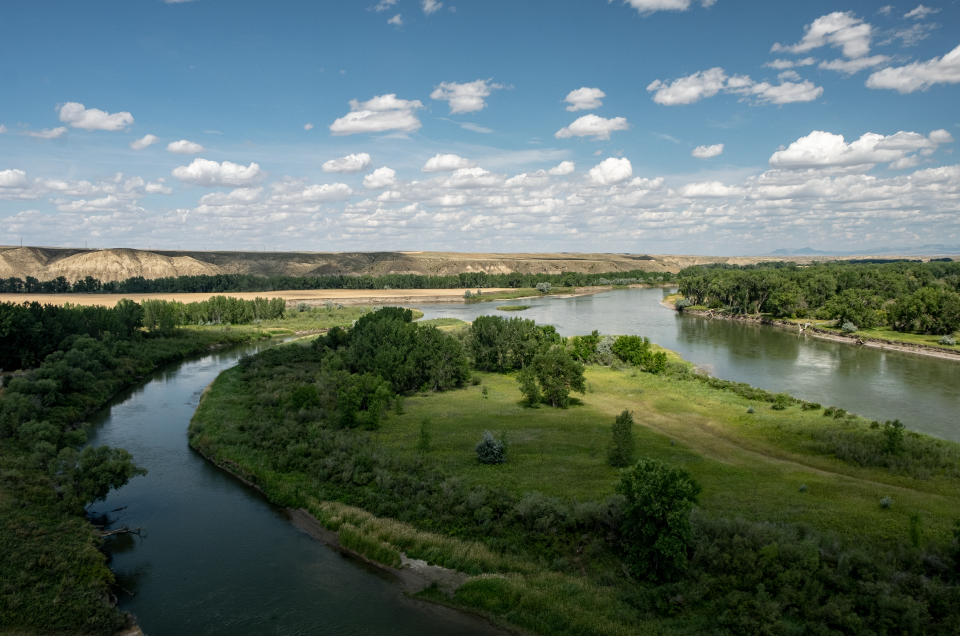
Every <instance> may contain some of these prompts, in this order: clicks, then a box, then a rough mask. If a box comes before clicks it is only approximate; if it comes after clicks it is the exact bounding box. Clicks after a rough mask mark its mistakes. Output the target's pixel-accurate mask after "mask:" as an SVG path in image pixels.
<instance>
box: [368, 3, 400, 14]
mask: <svg viewBox="0 0 960 636" xmlns="http://www.w3.org/2000/svg"><path fill="white" fill-rule="evenodd" d="M399 1H400V0H380V2H379V3H377V5H376V6H375V7H373V10H374V11H376V12H377V13H379V12H381V11H386V10H387V9H389V8H390V7H392V6H393V5H395V4H397V2H399Z"/></svg>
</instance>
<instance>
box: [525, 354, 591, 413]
mask: <svg viewBox="0 0 960 636" xmlns="http://www.w3.org/2000/svg"><path fill="white" fill-rule="evenodd" d="M517 381H518V382H519V383H520V392H521V393H523V395H524V397H525V398H527V403H528V404H530V405H531V406H535V405H537V404H539V403H540V402H546V403H547V404H549V405H551V406H553V407H554V408H556V407H561V408H566V407H567V406H569V405H570V391H576V392H577V393H580V394H581V395H583V393H585V392H586V382H585V381H584V379H583V365H582V364H580V363H579V362H577V361H576V360H574V359H573V358H572V357H571V356H570V354H569V353H567V352H566V351H564V350H563V349H561V348H559V347H554V348H552V349H550V350H549V351H545V352H543V353H538V354H537V355H536V356H534V358H533V360H532V361H531V362H530V364H529V365H527V366H526V367H525V368H524V369H523V370H522V371H521V372H520V373H518V374H517Z"/></svg>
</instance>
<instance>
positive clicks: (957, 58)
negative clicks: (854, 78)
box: [867, 46, 960, 93]
mask: <svg viewBox="0 0 960 636" xmlns="http://www.w3.org/2000/svg"><path fill="white" fill-rule="evenodd" d="M957 83H960V46H958V47H957V48H955V49H953V50H952V51H950V52H949V53H947V54H946V55H944V56H943V57H942V58H941V57H935V58H933V59H932V60H928V61H926V62H913V63H912V64H907V65H905V66H897V67H890V68H885V69H883V70H880V71H877V72H876V73H873V74H872V75H871V76H870V77H868V78H867V86H868V87H869V88H889V89H891V90H895V91H899V92H900V93H912V92H914V91H917V90H926V89H928V88H930V87H931V86H933V85H934V84H957Z"/></svg>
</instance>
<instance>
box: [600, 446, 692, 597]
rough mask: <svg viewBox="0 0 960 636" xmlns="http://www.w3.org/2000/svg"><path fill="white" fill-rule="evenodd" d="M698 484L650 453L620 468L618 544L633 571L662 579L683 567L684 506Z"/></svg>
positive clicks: (687, 535)
mask: <svg viewBox="0 0 960 636" xmlns="http://www.w3.org/2000/svg"><path fill="white" fill-rule="evenodd" d="M700 490H701V487H700V484H698V483H697V482H696V481H695V480H694V479H693V477H691V476H690V474H689V473H688V472H687V471H685V470H683V469H680V468H670V467H668V466H666V465H665V464H664V463H663V462H660V461H658V460H655V459H641V460H640V461H638V462H637V463H636V464H634V465H633V466H632V467H631V468H628V469H626V470H624V471H622V473H621V474H620V483H619V484H618V485H617V492H618V493H619V494H621V495H623V496H624V498H625V502H624V504H623V509H622V514H623V521H622V523H621V529H620V537H621V539H620V545H621V548H622V549H623V553H624V556H625V559H626V562H627V567H628V568H629V569H630V572H631V574H632V575H633V576H634V577H636V578H640V579H646V580H649V581H653V582H663V581H670V580H673V579H675V578H676V577H677V576H679V575H680V574H682V573H683V572H684V571H685V570H686V568H687V551H688V549H689V547H690V543H691V538H692V530H691V528H690V510H691V509H692V508H693V505H694V504H695V503H696V502H697V497H698V496H699V494H700Z"/></svg>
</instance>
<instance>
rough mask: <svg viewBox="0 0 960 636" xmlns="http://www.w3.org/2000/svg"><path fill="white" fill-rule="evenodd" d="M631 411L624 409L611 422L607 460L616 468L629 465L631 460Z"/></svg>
mask: <svg viewBox="0 0 960 636" xmlns="http://www.w3.org/2000/svg"><path fill="white" fill-rule="evenodd" d="M634 446H635V444H634V440H633V413H631V412H630V411H628V410H626V409H624V411H623V413H621V414H620V415H618V416H617V419H616V420H614V422H613V442H612V443H611V444H610V452H609V454H608V456H607V462H608V463H609V464H610V465H611V466H615V467H616V468H624V467H626V466H629V465H630V464H631V462H632V461H633V450H634Z"/></svg>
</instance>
